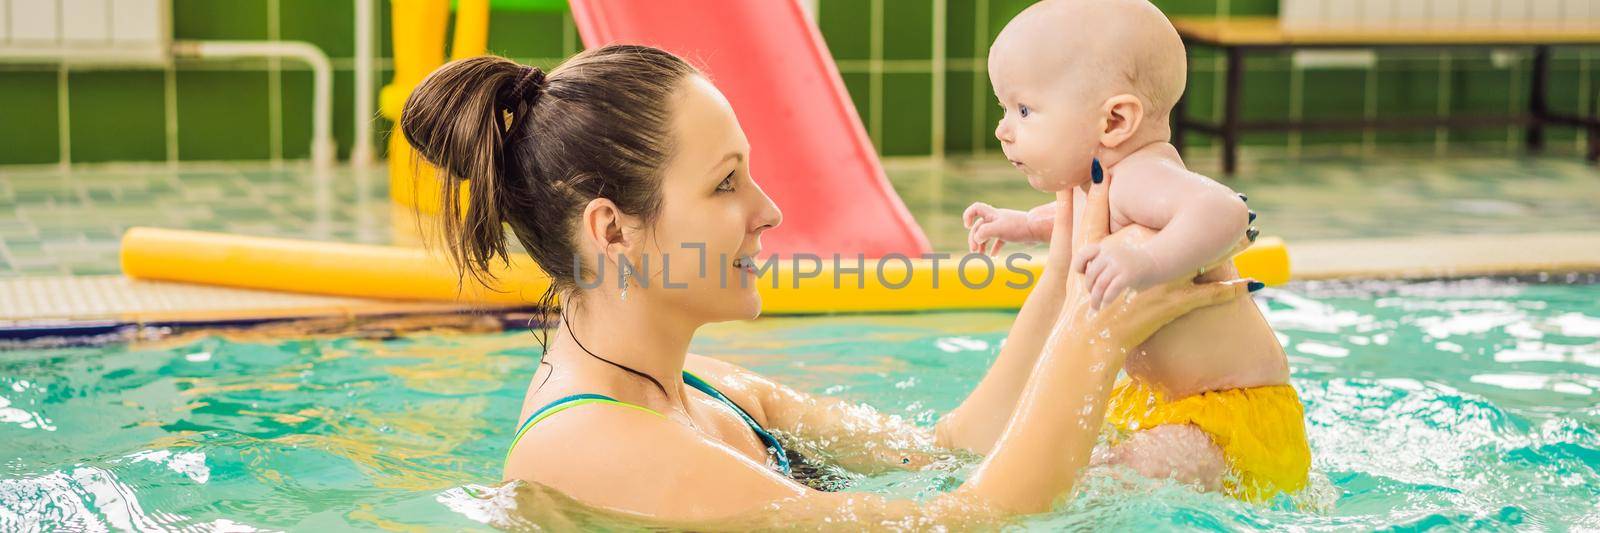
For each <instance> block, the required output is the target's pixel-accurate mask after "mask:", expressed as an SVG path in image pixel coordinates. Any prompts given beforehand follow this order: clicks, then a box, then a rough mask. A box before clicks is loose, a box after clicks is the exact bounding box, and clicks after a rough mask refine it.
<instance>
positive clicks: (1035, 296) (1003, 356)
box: [935, 186, 1106, 455]
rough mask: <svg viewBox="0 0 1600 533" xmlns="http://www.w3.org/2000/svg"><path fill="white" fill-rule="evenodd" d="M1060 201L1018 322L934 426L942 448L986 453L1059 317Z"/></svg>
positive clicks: (1065, 235)
mask: <svg viewBox="0 0 1600 533" xmlns="http://www.w3.org/2000/svg"><path fill="white" fill-rule="evenodd" d="M1105 189H1106V187H1103V186H1098V187H1094V188H1093V189H1091V190H1090V194H1091V195H1096V194H1098V195H1100V196H1104V195H1105V194H1106V191H1105ZM1063 196H1065V199H1063V200H1057V201H1056V203H1057V204H1058V205H1057V213H1056V216H1055V225H1054V229H1053V230H1052V231H1051V233H1050V249H1049V252H1048V253H1047V255H1046V259H1045V265H1044V270H1043V271H1042V272H1041V273H1040V274H1039V280H1038V281H1037V282H1036V283H1034V284H1033V290H1032V291H1030V292H1029V293H1028V298H1027V299H1026V300H1024V301H1023V303H1022V309H1021V310H1019V311H1017V319H1016V320H1015V321H1014V322H1012V323H1011V331H1010V332H1009V333H1008V334H1007V335H1006V339H1005V342H1004V343H1002V344H1001V346H1000V354H999V356H997V357H996V358H995V361H994V363H993V364H992V365H990V366H989V371H988V372H986V373H984V375H983V379H982V380H980V381H979V382H978V385H977V387H975V388H974V389H973V390H972V393H971V394H968V395H967V399H966V400H963V401H962V402H961V405H959V406H957V407H956V408H955V409H954V410H951V411H950V413H949V414H946V415H945V416H944V418H942V419H940V420H939V423H938V425H937V426H935V433H936V434H937V442H938V444H939V445H940V446H943V447H946V448H954V449H962V450H967V451H970V452H973V453H976V454H979V455H983V454H987V453H989V450H990V449H992V448H993V447H994V443H995V440H996V439H998V438H1000V433H1001V432H1002V431H1003V430H1004V429H1005V424H1006V421H1007V420H1010V418H1011V411H1012V410H1013V409H1014V408H1015V407H1016V405H1017V398H1018V396H1020V395H1021V394H1022V388H1023V386H1024V385H1026V384H1027V382H1028V376H1030V375H1031V374H1032V373H1033V367H1034V365H1035V363H1036V362H1038V360H1039V354H1040V353H1041V350H1042V349H1043V347H1044V343H1045V337H1046V335H1048V332H1049V330H1050V327H1051V326H1052V325H1053V324H1054V322H1055V321H1056V318H1057V317H1059V316H1061V307H1062V303H1063V302H1065V301H1066V299H1067V287H1068V284H1067V281H1066V280H1067V274H1068V272H1069V270H1070V269H1069V268H1068V266H1069V262H1070V261H1071V259H1072V199H1071V198H1072V196H1071V191H1067V193H1066V194H1065V195H1063ZM1095 199H1096V198H1095V197H1093V196H1091V198H1090V201H1089V202H1088V204H1089V205H1090V206H1091V207H1089V210H1090V212H1093V210H1094V208H1093V207H1092V206H1093V205H1095V204H1096V202H1095ZM1102 199H1103V198H1102ZM1102 203H1103V202H1102Z"/></svg>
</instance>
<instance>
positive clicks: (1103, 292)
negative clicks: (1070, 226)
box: [1072, 243, 1167, 309]
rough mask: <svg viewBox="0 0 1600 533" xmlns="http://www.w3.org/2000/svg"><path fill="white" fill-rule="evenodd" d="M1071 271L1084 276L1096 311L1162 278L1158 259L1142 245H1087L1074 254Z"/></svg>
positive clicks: (1158, 281) (1159, 281)
mask: <svg viewBox="0 0 1600 533" xmlns="http://www.w3.org/2000/svg"><path fill="white" fill-rule="evenodd" d="M1072 270H1074V271H1076V272H1079V273H1082V274H1083V280H1084V284H1085V286H1087V287H1089V301H1090V302H1091V303H1092V306H1093V307H1094V308H1095V309H1099V308H1100V307H1101V306H1102V305H1104V304H1108V303H1111V300H1112V299H1113V298H1116V297H1118V296H1121V295H1122V291H1123V290H1139V289H1143V288H1147V287H1150V286H1152V285H1155V284H1157V283H1161V282H1163V281H1167V280H1165V279H1162V277H1161V272H1160V267H1159V265H1158V264H1157V263H1156V259H1155V256H1153V255H1151V254H1150V251H1149V250H1148V249H1146V248H1145V247H1143V246H1140V245H1136V244H1133V245H1130V244H1112V245H1103V244H1099V243H1096V244H1088V245H1084V246H1083V248H1082V249H1080V250H1078V251H1077V253H1074V254H1073V255H1072Z"/></svg>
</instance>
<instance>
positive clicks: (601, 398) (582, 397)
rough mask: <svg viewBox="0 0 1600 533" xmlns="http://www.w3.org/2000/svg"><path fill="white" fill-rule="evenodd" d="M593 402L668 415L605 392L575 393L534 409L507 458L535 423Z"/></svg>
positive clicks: (521, 428)
mask: <svg viewBox="0 0 1600 533" xmlns="http://www.w3.org/2000/svg"><path fill="white" fill-rule="evenodd" d="M591 403H604V404H611V405H619V406H622V407H627V408H630V409H638V410H640V411H644V412H646V413H650V414H652V415H656V416H659V417H661V418H666V415H663V414H661V413H659V412H656V410H654V409H651V408H649V407H645V406H642V405H635V404H631V403H627V402H623V401H618V400H616V399H614V398H612V397H610V396H606V395H604V394H587V393H585V394H574V395H571V396H567V397H565V398H561V399H559V400H556V401H553V402H550V403H548V404H545V406H544V407H540V408H539V410H538V411H534V412H533V414H532V415H529V416H528V419H527V420H525V421H523V422H522V427H519V428H517V435H516V436H515V437H512V438H511V446H510V447H508V448H506V459H507V460H510V459H511V451H512V450H515V449H517V443H518V442H521V441H522V436H523V435H525V434H527V433H528V430H529V429H531V428H533V425H534V424H538V423H539V422H540V421H542V420H544V419H546V418H550V416H551V415H554V414H556V413H559V412H561V411H565V410H567V409H571V408H573V407H577V406H580V405H585V404H591Z"/></svg>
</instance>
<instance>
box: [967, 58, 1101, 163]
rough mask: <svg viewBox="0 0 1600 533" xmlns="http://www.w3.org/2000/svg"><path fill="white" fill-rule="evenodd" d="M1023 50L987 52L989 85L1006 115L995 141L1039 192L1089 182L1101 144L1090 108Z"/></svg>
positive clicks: (1075, 91) (1073, 89)
mask: <svg viewBox="0 0 1600 533" xmlns="http://www.w3.org/2000/svg"><path fill="white" fill-rule="evenodd" d="M1022 48H1024V47H1020V46H1019V47H1011V46H1005V44H1004V43H1002V42H997V43H995V48H994V49H992V50H991V51H990V53H989V83H991V84H992V85H993V86H994V93H995V95H996V96H997V97H999V99H1000V107H1002V108H1004V109H1005V116H1004V117H1003V118H1001V119H1000V124H999V126H997V127H995V130H994V136H995V137H996V138H998V139H1000V147H1001V149H1002V150H1004V151H1005V154H1006V159H1007V160H1010V161H1011V164H1012V166H1015V167H1016V168H1017V170H1020V171H1022V174H1023V175H1025V176H1027V177H1028V184H1029V185H1032V186H1033V188H1035V189H1038V190H1041V191H1060V190H1063V189H1066V188H1068V187H1075V186H1078V185H1082V184H1083V182H1084V181H1087V180H1088V179H1089V166H1090V160H1091V159H1093V157H1094V149H1095V146H1096V144H1097V143H1098V142H1099V136H1098V135H1097V132H1096V131H1095V125H1096V124H1098V120H1097V119H1096V115H1095V113H1094V108H1095V106H1094V103H1091V102H1089V101H1087V100H1086V99H1085V98H1084V97H1085V96H1088V95H1087V94H1085V93H1086V91H1083V90H1082V89H1081V88H1078V87H1075V86H1074V84H1072V83H1070V80H1062V79H1059V78H1061V77H1062V75H1061V74H1059V73H1052V72H1046V71H1047V70H1050V69H1048V68H1044V67H1043V66H1042V65H1045V64H1048V63H1047V62H1040V61H1033V60H1030V59H1029V58H1028V57H1027V56H1028V55H1030V54H1029V51H1028V50H1025V49H1022Z"/></svg>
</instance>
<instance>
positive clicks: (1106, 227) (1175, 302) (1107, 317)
mask: <svg viewBox="0 0 1600 533" xmlns="http://www.w3.org/2000/svg"><path fill="white" fill-rule="evenodd" d="M1111 180H1112V176H1110V175H1108V176H1106V179H1105V180H1103V181H1102V182H1101V183H1098V184H1094V185H1091V186H1090V190H1089V194H1088V195H1086V196H1087V201H1086V202H1085V205H1084V213H1083V218H1082V219H1081V220H1080V222H1079V223H1081V224H1083V225H1084V238H1083V242H1082V243H1081V246H1079V248H1080V249H1084V250H1098V249H1099V248H1100V247H1101V245H1102V241H1105V240H1106V238H1107V237H1109V236H1110V235H1111V202H1110V194H1109V190H1110V188H1111ZM1254 218H1255V217H1254V213H1251V219H1252V221H1253V220H1254ZM1133 229H1135V228H1131V227H1130V228H1123V231H1124V232H1126V231H1130V230H1133ZM1254 241H1255V232H1254V228H1251V229H1250V230H1249V231H1247V232H1246V234H1245V235H1241V236H1240V237H1239V240H1238V241H1237V242H1235V243H1234V246H1233V249H1231V250H1229V251H1228V253H1227V254H1225V255H1223V257H1222V258H1221V259H1218V260H1217V261H1216V262H1214V263H1212V264H1210V265H1207V266H1206V267H1205V268H1203V269H1200V271H1199V272H1197V273H1196V274H1197V275H1196V277H1198V275H1199V274H1204V273H1205V272H1208V271H1210V270H1212V269H1215V268H1217V267H1219V266H1222V265H1225V264H1227V262H1229V261H1232V260H1233V256H1235V255H1238V254H1239V253H1240V252H1243V251H1244V250H1245V249H1246V248H1249V247H1250V245H1251V244H1252V243H1253V242H1254ZM1107 244H1109V243H1107ZM1082 257H1083V256H1081V255H1075V256H1074V257H1073V264H1072V265H1071V267H1070V268H1069V270H1068V272H1069V274H1068V286H1069V287H1073V288H1085V287H1084V283H1083V280H1082V277H1083V271H1084V266H1085V265H1084V263H1085V262H1084V261H1082ZM1252 287H1254V288H1260V283H1257V282H1255V281H1254V280H1246V279H1239V280H1230V281H1223V282H1217V283H1198V284H1197V283H1195V282H1194V279H1193V278H1189V277H1184V278H1179V279H1174V280H1171V281H1168V282H1166V283H1160V284H1156V285H1153V286H1151V287H1149V288H1147V289H1143V290H1138V291H1134V290H1131V289H1130V290H1121V289H1118V290H1117V291H1116V292H1111V293H1104V294H1101V293H1097V292H1094V291H1090V290H1081V289H1080V290H1075V291H1072V296H1069V297H1068V299H1067V306H1066V308H1065V309H1064V310H1063V312H1062V313H1063V314H1062V320H1063V321H1064V322H1068V323H1070V324H1072V326H1071V327H1074V328H1075V329H1077V328H1082V329H1077V330H1078V331H1087V332H1092V333H1094V334H1095V335H1098V336H1100V337H1101V338H1106V337H1110V338H1114V339H1116V342H1117V344H1119V345H1120V346H1121V347H1124V348H1133V347H1135V346H1138V345H1139V344H1142V343H1144V341H1145V340H1148V339H1149V338H1150V336H1151V335H1154V334H1155V332H1156V331H1157V330H1160V329H1161V327H1162V326H1165V325H1167V323H1169V322H1172V321H1173V320H1177V318H1178V317H1180V316H1183V315H1185V314H1187V313H1189V312H1190V311H1193V310H1195V309H1199V308H1202V307H1207V306H1212V305H1218V304H1223V303H1227V302H1229V301H1231V300H1233V299H1235V298H1238V297H1240V296H1244V295H1245V294H1248V293H1249V292H1250V291H1251V290H1252ZM1096 288H1097V289H1101V291H1100V292H1105V288H1106V287H1096ZM1102 302H1103V303H1102ZM1102 305H1103V307H1101V306H1102ZM1096 308H1099V312H1095V309H1096Z"/></svg>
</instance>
